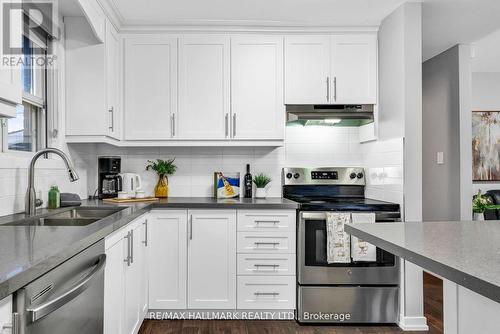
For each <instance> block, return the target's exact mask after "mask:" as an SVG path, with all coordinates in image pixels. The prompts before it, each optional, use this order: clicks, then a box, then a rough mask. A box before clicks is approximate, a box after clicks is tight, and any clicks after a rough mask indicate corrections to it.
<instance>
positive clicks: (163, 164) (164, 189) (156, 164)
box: [146, 158, 177, 198]
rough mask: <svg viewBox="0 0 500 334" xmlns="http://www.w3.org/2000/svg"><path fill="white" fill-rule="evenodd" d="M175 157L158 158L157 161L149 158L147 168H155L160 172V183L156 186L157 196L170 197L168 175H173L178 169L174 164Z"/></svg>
mask: <svg viewBox="0 0 500 334" xmlns="http://www.w3.org/2000/svg"><path fill="white" fill-rule="evenodd" d="M174 161H175V158H173V159H168V160H161V159H157V160H156V161H151V160H148V164H147V165H146V170H150V169H151V170H154V171H155V172H156V174H158V183H157V184H156V187H155V197H158V198H166V197H168V175H172V174H174V173H175V171H176V170H177V166H176V165H174Z"/></svg>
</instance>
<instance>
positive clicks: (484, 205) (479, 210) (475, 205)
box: [472, 190, 500, 220]
mask: <svg viewBox="0 0 500 334" xmlns="http://www.w3.org/2000/svg"><path fill="white" fill-rule="evenodd" d="M491 209H500V205H494V204H491V200H490V199H489V198H488V197H484V196H483V194H481V190H479V191H478V192H477V194H476V195H475V196H474V198H473V199H472V211H473V212H474V220H484V212H485V211H486V210H491Z"/></svg>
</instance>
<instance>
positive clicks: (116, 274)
mask: <svg viewBox="0 0 500 334" xmlns="http://www.w3.org/2000/svg"><path fill="white" fill-rule="evenodd" d="M147 224H148V221H147V217H146V216H142V217H140V218H138V219H136V220H134V221H133V222H131V223H130V224H128V225H127V226H126V227H124V228H122V229H120V230H118V231H117V232H115V233H113V234H111V235H110V236H108V237H107V238H106V241H105V244H106V246H105V247H106V256H107V261H106V262H107V264H106V269H105V272H104V333H106V334H116V333H119V334H130V333H133V334H135V333H137V332H138V331H139V328H140V326H141V323H142V320H143V319H144V316H145V312H146V311H147V309H148V301H147V298H148V296H147V282H148V278H147V270H145V268H146V265H147V250H146V248H147Z"/></svg>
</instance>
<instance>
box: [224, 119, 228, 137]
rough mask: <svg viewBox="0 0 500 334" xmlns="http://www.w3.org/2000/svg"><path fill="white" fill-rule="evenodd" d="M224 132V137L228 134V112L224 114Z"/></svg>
mask: <svg viewBox="0 0 500 334" xmlns="http://www.w3.org/2000/svg"><path fill="white" fill-rule="evenodd" d="M224 122H225V123H224V134H225V136H226V138H227V137H228V136H229V114H226V118H225V120H224Z"/></svg>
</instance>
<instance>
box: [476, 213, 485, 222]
mask: <svg viewBox="0 0 500 334" xmlns="http://www.w3.org/2000/svg"><path fill="white" fill-rule="evenodd" d="M474 220H475V221H482V220H484V213H483V212H474Z"/></svg>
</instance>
